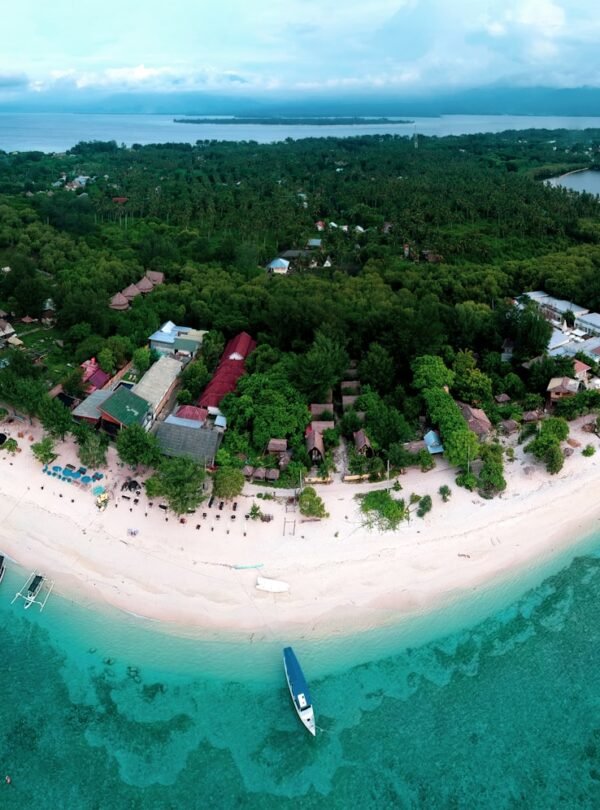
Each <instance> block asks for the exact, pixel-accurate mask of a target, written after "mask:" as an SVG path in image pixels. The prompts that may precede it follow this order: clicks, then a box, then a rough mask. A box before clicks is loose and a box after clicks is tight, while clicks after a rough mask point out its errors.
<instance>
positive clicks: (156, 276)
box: [146, 270, 165, 287]
mask: <svg viewBox="0 0 600 810" xmlns="http://www.w3.org/2000/svg"><path fill="white" fill-rule="evenodd" d="M146 278H147V279H148V281H151V282H152V284H153V285H154V286H155V287H157V286H158V285H159V284H164V281H165V274H164V273H161V272H160V270H146Z"/></svg>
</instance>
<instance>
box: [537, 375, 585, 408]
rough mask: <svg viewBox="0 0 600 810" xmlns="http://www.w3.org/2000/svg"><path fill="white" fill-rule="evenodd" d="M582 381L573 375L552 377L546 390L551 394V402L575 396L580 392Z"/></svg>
mask: <svg viewBox="0 0 600 810" xmlns="http://www.w3.org/2000/svg"><path fill="white" fill-rule="evenodd" d="M580 386H581V382H580V381H579V380H573V379H572V378H571V377H552V379H551V380H550V382H549V383H548V387H547V388H546V391H547V392H548V394H549V395H550V402H558V400H560V399H567V398H568V397H574V396H575V394H577V393H578V391H579V388H580Z"/></svg>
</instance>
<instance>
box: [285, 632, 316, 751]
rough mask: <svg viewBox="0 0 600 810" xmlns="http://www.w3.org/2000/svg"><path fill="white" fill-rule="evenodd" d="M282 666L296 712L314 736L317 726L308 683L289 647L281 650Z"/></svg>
mask: <svg viewBox="0 0 600 810" xmlns="http://www.w3.org/2000/svg"><path fill="white" fill-rule="evenodd" d="M283 668H284V670H285V677H286V680H287V684H288V688H289V690H290V695H291V697H292V701H293V703H294V708H295V709H296V714H297V715H298V717H299V718H300V720H301V721H302V724H303V725H304V727H305V728H306V729H307V730H308V731H309V732H310V733H311V734H312V735H313V737H314V736H316V733H317V727H316V725H315V713H314V709H313V707H312V703H311V699H310V692H309V689H308V684H307V682H306V678H305V677H304V673H303V672H302V668H301V667H300V664H299V663H298V659H297V658H296V655H295V653H294V651H293V649H292V648H291V647H285V648H284V650H283Z"/></svg>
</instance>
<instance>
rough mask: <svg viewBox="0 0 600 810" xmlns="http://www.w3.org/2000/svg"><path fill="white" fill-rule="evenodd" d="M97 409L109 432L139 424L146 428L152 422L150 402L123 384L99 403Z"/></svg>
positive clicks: (103, 424)
mask: <svg viewBox="0 0 600 810" xmlns="http://www.w3.org/2000/svg"><path fill="white" fill-rule="evenodd" d="M98 410H99V411H100V417H101V421H102V426H103V427H104V428H105V429H106V430H107V432H109V433H117V432H118V431H119V430H121V428H128V427H130V426H131V425H141V426H142V427H143V428H144V429H146V430H147V429H148V428H149V427H150V425H151V424H152V406H151V405H150V403H149V402H147V401H146V400H145V399H142V397H140V396H138V395H137V394H134V393H133V391H130V389H129V388H127V387H125V386H123V385H122V386H120V387H119V388H117V389H116V391H113V392H112V394H111V396H109V397H108V398H107V399H106V400H104V402H102V403H100V404H99V405H98Z"/></svg>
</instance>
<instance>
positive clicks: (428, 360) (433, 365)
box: [412, 354, 454, 391]
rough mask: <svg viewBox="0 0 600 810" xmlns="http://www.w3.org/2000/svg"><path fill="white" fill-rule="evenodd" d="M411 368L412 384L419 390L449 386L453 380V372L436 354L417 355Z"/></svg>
mask: <svg viewBox="0 0 600 810" xmlns="http://www.w3.org/2000/svg"><path fill="white" fill-rule="evenodd" d="M412 370H413V385H414V387H415V388H418V389H419V391H424V390H426V389H428V388H444V387H445V386H447V387H451V386H452V383H453V382H454V372H453V371H451V370H450V369H449V368H448V367H447V366H446V364H445V363H444V361H443V360H442V358H441V357H437V356H436V355H431V354H424V355H422V356H421V357H417V358H416V359H415V360H414V361H413V363H412Z"/></svg>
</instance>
